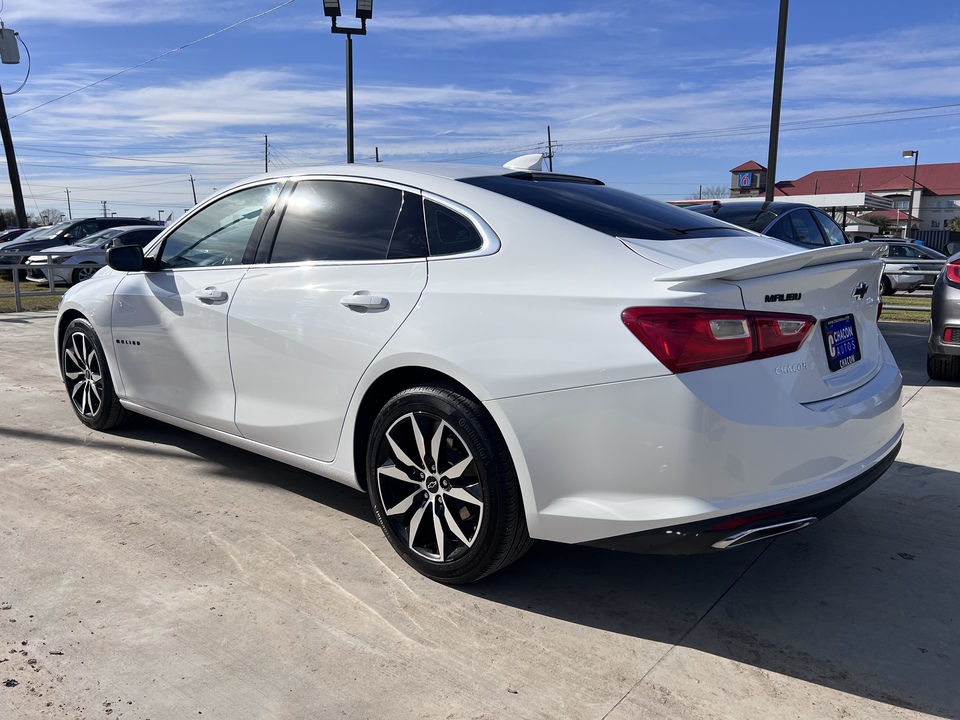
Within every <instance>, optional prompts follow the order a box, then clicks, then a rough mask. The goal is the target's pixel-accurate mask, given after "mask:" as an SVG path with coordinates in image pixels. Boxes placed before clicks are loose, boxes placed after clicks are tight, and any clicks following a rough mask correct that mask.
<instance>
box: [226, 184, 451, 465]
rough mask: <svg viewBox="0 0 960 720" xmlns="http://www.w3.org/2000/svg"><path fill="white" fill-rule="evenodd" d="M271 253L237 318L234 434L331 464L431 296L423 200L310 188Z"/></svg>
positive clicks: (403, 193) (396, 191)
mask: <svg viewBox="0 0 960 720" xmlns="http://www.w3.org/2000/svg"><path fill="white" fill-rule="evenodd" d="M268 241H272V242H268ZM264 243H265V244H264V246H263V247H262V248H261V252H260V254H259V255H258V260H263V261H265V262H263V263H258V264H257V265H254V266H252V267H250V269H249V270H248V272H247V273H246V275H245V276H244V277H243V280H242V281H241V283H240V286H239V287H238V288H237V293H236V296H235V298H234V301H233V304H232V305H231V307H230V316H229V344H230V358H231V366H232V370H233V382H234V386H235V388H236V396H237V406H236V423H237V427H238V428H239V430H240V432H241V433H242V434H243V435H244V437H247V438H249V439H251V440H256V441H258V442H263V443H266V444H268V445H271V446H274V447H278V448H281V449H284V450H287V451H290V452H295V453H298V454H300V455H304V456H307V457H311V458H316V459H320V460H332V459H333V458H334V457H335V455H336V448H337V443H338V439H339V436H340V431H341V429H342V427H343V420H344V416H345V414H346V411H347V407H348V405H349V403H350V399H351V397H352V395H353V392H354V390H355V388H356V386H357V383H358V382H359V380H360V377H361V376H362V374H363V372H364V371H365V370H366V368H367V367H368V366H369V365H370V363H371V362H372V361H373V359H374V357H376V355H377V353H379V352H380V350H381V349H382V348H383V346H384V345H385V344H386V342H387V341H388V340H389V339H390V337H391V336H392V335H393V334H394V333H395V332H396V330H397V329H398V328H399V327H400V325H401V323H402V322H403V321H404V319H405V318H406V317H407V316H408V315H409V314H410V312H411V310H412V309H413V308H414V306H415V305H416V303H417V301H418V299H419V297H420V294H421V292H422V290H423V288H424V286H425V285H426V281H427V261H426V240H425V233H424V221H423V208H422V201H421V197H420V195H419V194H418V193H417V192H414V191H410V190H405V189H402V188H399V187H395V186H390V185H385V184H377V183H372V182H364V181H357V180H348V179H343V178H341V179H303V180H301V181H299V183H298V184H297V186H296V187H295V188H294V189H293V191H292V193H290V195H289V196H288V198H287V201H286V203H285V207H284V208H283V209H281V210H280V212H278V213H277V214H276V215H275V218H274V219H273V220H271V223H270V224H269V225H268V227H267V229H266V232H265V234H264ZM438 332H442V329H440V328H438Z"/></svg>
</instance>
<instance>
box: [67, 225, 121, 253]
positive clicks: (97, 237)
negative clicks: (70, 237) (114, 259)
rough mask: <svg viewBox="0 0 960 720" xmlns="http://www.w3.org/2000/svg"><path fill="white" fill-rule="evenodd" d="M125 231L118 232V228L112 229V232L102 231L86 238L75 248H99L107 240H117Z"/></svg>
mask: <svg viewBox="0 0 960 720" xmlns="http://www.w3.org/2000/svg"><path fill="white" fill-rule="evenodd" d="M123 232H124V231H123V230H118V229H116V228H111V229H110V230H101V231H100V232H98V233H94V234H93V235H90V236H88V237H85V238H84V239H83V240H81V241H80V242H78V243H76V244H75V245H74V247H87V248H89V247H97V246H99V245H100V244H102V243H103V242H104V241H106V240H110V239H111V238H115V237H116V236H117V235H122V234H123Z"/></svg>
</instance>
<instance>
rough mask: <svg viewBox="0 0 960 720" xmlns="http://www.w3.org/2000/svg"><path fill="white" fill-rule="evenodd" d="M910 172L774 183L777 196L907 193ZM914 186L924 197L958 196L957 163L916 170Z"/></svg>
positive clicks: (820, 174) (900, 169) (858, 172)
mask: <svg viewBox="0 0 960 720" xmlns="http://www.w3.org/2000/svg"><path fill="white" fill-rule="evenodd" d="M912 180H913V168H911V167H910V166H909V164H906V165H890V166H887V167H876V168H852V169H848V170H817V171H815V172H812V173H809V174H807V175H804V176H803V177H801V178H798V179H797V180H785V181H783V182H778V183H777V191H778V192H777V194H778V195H781V194H782V195H816V194H825V193H848V192H872V191H874V190H880V191H883V192H889V191H890V190H907V191H909V189H910V183H911V181H912ZM917 186H918V187H922V188H923V190H924V194H926V195H960V163H937V164H935V165H918V166H917Z"/></svg>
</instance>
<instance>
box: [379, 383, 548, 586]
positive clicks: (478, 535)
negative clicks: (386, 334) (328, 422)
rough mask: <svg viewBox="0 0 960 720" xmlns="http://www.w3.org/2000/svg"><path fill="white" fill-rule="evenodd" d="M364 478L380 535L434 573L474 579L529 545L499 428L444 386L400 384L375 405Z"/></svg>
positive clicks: (447, 578) (452, 580) (446, 578)
mask: <svg viewBox="0 0 960 720" xmlns="http://www.w3.org/2000/svg"><path fill="white" fill-rule="evenodd" d="M435 456H436V457H435ZM367 479H368V480H367V491H368V494H369V496H370V502H371V504H372V505H373V511H374V514H375V515H376V518H377V522H378V523H380V528H381V529H382V530H383V533H384V535H386V536H387V539H388V540H389V541H390V544H391V545H392V546H393V548H394V550H396V551H397V553H399V555H400V556H401V557H402V558H403V559H404V560H405V561H406V562H407V563H408V564H409V565H410V566H412V567H413V568H414V569H416V570H417V571H418V572H420V573H421V574H423V575H425V576H427V577H428V578H431V579H433V580H437V581H439V582H443V583H449V584H463V583H469V582H473V581H475V580H479V579H480V578H482V577H485V576H486V575H489V574H490V573H492V572H495V571H497V570H499V569H500V568H503V567H505V566H506V565H509V564H510V563H512V562H513V561H514V560H516V559H518V558H519V557H520V556H521V555H523V554H524V553H525V552H526V551H527V550H528V549H529V548H530V546H531V545H532V544H533V542H532V540H531V539H530V536H529V535H528V534H527V522H526V518H525V516H524V514H523V503H522V502H521V499H520V488H519V485H518V483H517V473H516V470H515V469H514V466H513V462H512V460H511V459H510V454H509V452H508V451H507V448H506V444H505V443H504V441H503V438H502V436H501V435H500V431H499V430H498V429H497V426H496V424H495V423H494V422H493V419H492V418H491V417H490V416H489V414H487V412H486V411H485V410H484V409H483V407H481V406H480V405H479V404H478V403H477V402H476V401H474V400H472V399H470V398H468V397H465V396H464V395H463V394H461V393H460V392H458V391H457V390H455V389H454V388H452V387H448V386H446V385H442V384H436V385H432V384H431V385H422V386H419V387H413V388H409V389H407V390H404V391H403V392H401V393H399V394H398V395H396V396H394V397H393V398H392V399H391V400H390V401H389V402H387V403H386V405H384V406H383V408H382V409H381V410H380V413H379V414H378V415H377V418H376V420H375V421H374V423H373V428H372V430H371V432H370V439H369V441H368V445H367Z"/></svg>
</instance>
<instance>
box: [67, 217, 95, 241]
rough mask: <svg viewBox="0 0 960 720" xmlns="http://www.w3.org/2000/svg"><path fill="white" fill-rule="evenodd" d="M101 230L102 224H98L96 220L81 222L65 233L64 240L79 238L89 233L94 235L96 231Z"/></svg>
mask: <svg viewBox="0 0 960 720" xmlns="http://www.w3.org/2000/svg"><path fill="white" fill-rule="evenodd" d="M99 230H100V226H99V225H97V222H96V221H95V220H94V221H92V222H85V223H80V224H79V225H76V226H74V227H72V228H70V229H69V230H68V231H67V232H65V233H64V234H63V239H64V240H77V239H78V238H83V237H86V236H87V235H92V234H93V233H95V232H98V231H99Z"/></svg>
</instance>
